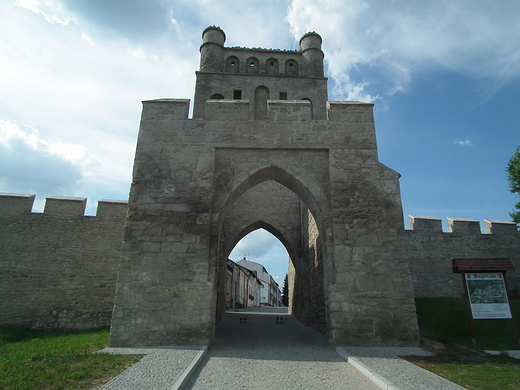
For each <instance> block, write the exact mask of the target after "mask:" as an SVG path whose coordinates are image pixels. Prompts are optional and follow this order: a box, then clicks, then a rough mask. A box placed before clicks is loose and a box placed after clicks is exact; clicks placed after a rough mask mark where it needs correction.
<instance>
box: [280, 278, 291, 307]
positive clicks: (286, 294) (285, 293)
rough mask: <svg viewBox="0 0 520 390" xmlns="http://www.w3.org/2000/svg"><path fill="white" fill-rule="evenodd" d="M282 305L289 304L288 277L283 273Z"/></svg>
mask: <svg viewBox="0 0 520 390" xmlns="http://www.w3.org/2000/svg"><path fill="white" fill-rule="evenodd" d="M282 305H284V306H289V278H288V276H287V274H285V279H284V280H283V288H282Z"/></svg>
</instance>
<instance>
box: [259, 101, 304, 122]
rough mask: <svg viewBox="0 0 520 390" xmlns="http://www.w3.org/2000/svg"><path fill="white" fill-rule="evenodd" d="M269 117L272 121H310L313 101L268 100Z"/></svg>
mask: <svg viewBox="0 0 520 390" xmlns="http://www.w3.org/2000/svg"><path fill="white" fill-rule="evenodd" d="M267 119H268V120H270V121H279V122H283V121H293V122H295V121H300V122H304V121H310V120H311V119H312V107H311V102H309V101H307V100H268V101H267Z"/></svg>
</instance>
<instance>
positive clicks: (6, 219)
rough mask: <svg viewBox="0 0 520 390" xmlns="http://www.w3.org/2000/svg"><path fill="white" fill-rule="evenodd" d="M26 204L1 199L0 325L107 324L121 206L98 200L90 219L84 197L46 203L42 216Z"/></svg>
mask: <svg viewBox="0 0 520 390" xmlns="http://www.w3.org/2000/svg"><path fill="white" fill-rule="evenodd" d="M33 201H34V195H32V196H27V195H14V194H0V209H1V210H2V212H0V297H1V299H0V305H1V306H0V324H2V325H7V324H9V325H21V326H30V327H37V328H68V329H71V328H75V329H85V328H93V327H99V326H107V325H109V324H110V320H111V312H112V308H113V304H114V298H113V296H114V294H115V284H116V276H117V269H118V265H119V257H120V247H121V238H122V226H123V223H124V219H125V216H126V210H127V202H118V201H100V202H99V203H98V212H97V216H96V217H90V216H84V215H83V211H84V209H85V199H81V198H58V197H54V198H49V199H47V204H46V207H45V212H44V213H31V212H30V211H31V209H32V204H33ZM22 204H23V206H22ZM11 205H12V206H14V207H11ZM4 210H6V211H9V210H12V211H16V212H12V213H4V212H3V211H4Z"/></svg>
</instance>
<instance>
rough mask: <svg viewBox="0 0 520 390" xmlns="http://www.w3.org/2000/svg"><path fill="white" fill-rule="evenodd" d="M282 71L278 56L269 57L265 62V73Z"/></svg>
mask: <svg viewBox="0 0 520 390" xmlns="http://www.w3.org/2000/svg"><path fill="white" fill-rule="evenodd" d="M279 71H280V69H279V64H278V60H277V59H276V58H269V59H268V60H267V61H266V63H265V73H267V74H273V75H274V74H278V72H279Z"/></svg>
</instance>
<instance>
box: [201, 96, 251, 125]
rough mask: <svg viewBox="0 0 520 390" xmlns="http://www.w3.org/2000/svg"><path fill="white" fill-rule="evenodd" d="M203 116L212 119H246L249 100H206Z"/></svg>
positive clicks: (247, 118)
mask: <svg viewBox="0 0 520 390" xmlns="http://www.w3.org/2000/svg"><path fill="white" fill-rule="evenodd" d="M205 118H206V119H207V120H213V121H247V120H249V100H224V99H221V100H207V101H206V111H205Z"/></svg>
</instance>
